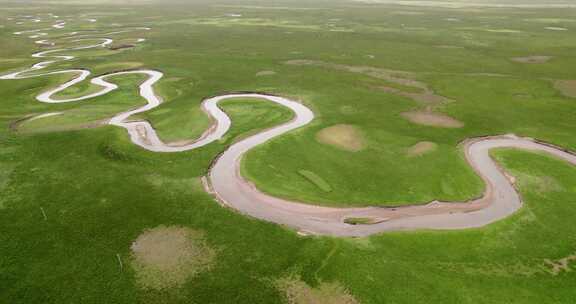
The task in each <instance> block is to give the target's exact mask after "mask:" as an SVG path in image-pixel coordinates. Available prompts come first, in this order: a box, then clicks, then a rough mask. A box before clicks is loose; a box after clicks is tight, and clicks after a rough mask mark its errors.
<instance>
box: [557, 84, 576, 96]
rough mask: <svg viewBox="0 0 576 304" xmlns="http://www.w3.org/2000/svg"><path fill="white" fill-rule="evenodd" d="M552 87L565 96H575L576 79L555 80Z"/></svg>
mask: <svg viewBox="0 0 576 304" xmlns="http://www.w3.org/2000/svg"><path fill="white" fill-rule="evenodd" d="M554 88H556V90H558V91H560V92H561V93H562V94H563V95H564V96H566V97H571V98H576V80H557V81H555V82H554Z"/></svg>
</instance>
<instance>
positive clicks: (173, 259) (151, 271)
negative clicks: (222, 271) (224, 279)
mask: <svg viewBox="0 0 576 304" xmlns="http://www.w3.org/2000/svg"><path fill="white" fill-rule="evenodd" d="M131 249H132V261H131V265H132V267H133V268H134V270H135V272H136V280H137V282H138V284H139V285H140V286H141V287H142V288H144V289H155V290H162V289H167V288H177V287H180V286H182V285H183V284H184V283H185V282H186V280H188V279H189V278H191V277H193V276H195V275H197V274H198V273H200V272H203V271H206V270H209V269H210V268H211V266H212V265H213V264H214V260H215V257H216V251H215V250H214V249H212V248H210V247H209V246H208V244H207V243H206V242H205V240H204V237H203V233H202V232H200V231H195V230H192V229H189V228H185V227H177V226H159V227H156V228H153V229H149V230H146V231H144V232H143V233H142V234H141V235H140V236H138V238H137V239H136V240H135V241H134V243H132V246H131Z"/></svg>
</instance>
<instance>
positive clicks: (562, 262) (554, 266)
mask: <svg viewBox="0 0 576 304" xmlns="http://www.w3.org/2000/svg"><path fill="white" fill-rule="evenodd" d="M574 262H576V253H574V254H572V255H569V256H567V257H565V258H562V259H558V260H550V259H545V260H544V263H545V264H546V265H547V266H548V267H549V273H551V274H552V275H559V274H560V273H562V272H571V271H572V270H573V268H571V267H570V264H572V263H574Z"/></svg>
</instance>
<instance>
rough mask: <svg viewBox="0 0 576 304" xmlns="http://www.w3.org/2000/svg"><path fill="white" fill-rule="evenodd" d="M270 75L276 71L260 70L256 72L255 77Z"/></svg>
mask: <svg viewBox="0 0 576 304" xmlns="http://www.w3.org/2000/svg"><path fill="white" fill-rule="evenodd" d="M272 75H276V72H274V71H260V72H258V73H256V77H261V76H272Z"/></svg>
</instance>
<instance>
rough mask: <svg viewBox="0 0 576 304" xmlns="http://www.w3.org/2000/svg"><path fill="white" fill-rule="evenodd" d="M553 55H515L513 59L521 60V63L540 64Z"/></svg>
mask: <svg viewBox="0 0 576 304" xmlns="http://www.w3.org/2000/svg"><path fill="white" fill-rule="evenodd" d="M550 59H552V56H527V57H514V58H512V61H515V62H520V63H530V64H539V63H546V62H548V61H549V60H550Z"/></svg>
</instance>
